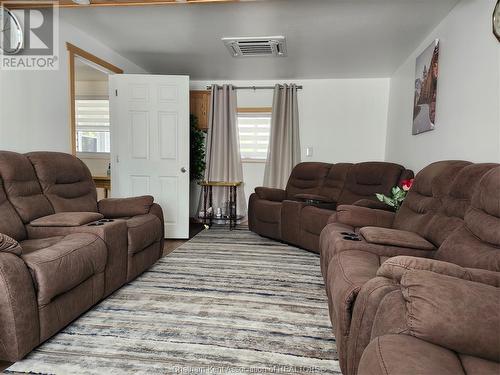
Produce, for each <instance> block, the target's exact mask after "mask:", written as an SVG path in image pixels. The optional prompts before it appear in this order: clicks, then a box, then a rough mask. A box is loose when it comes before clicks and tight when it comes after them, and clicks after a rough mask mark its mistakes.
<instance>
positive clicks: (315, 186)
mask: <svg viewBox="0 0 500 375" xmlns="http://www.w3.org/2000/svg"><path fill="white" fill-rule="evenodd" d="M331 166H332V165H331V164H327V163H318V162H306V163H299V164H297V165H296V166H295V167H294V168H293V170H292V173H291V174H290V178H289V179H288V183H287V185H286V198H287V199H294V197H295V195H297V194H319V191H320V188H321V186H322V184H323V181H324V179H325V177H326V175H327V174H328V171H329V170H330V168H331Z"/></svg>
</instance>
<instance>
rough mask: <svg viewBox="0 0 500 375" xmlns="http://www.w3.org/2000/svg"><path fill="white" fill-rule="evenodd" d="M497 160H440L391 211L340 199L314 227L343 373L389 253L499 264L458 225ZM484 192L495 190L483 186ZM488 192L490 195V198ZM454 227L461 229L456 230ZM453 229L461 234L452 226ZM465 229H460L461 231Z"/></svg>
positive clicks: (360, 345) (353, 360) (370, 316)
mask: <svg viewBox="0 0 500 375" xmlns="http://www.w3.org/2000/svg"><path fill="white" fill-rule="evenodd" d="M497 167H498V164H472V163H469V162H465V161H443V162H437V163H433V164H431V165H429V166H428V167H426V168H424V169H423V170H422V171H420V172H419V173H418V174H417V176H416V178H415V182H414V184H413V187H412V189H411V190H410V192H409V194H408V196H407V198H406V200H405V201H404V203H403V205H402V207H401V209H400V210H399V211H398V212H397V213H392V212H388V211H382V210H377V209H369V208H364V207H356V206H340V207H338V210H337V213H336V214H335V215H334V216H333V217H332V218H331V223H330V224H328V225H327V226H326V227H325V229H324V230H323V232H322V234H321V240H320V242H321V245H320V247H321V269H322V273H323V277H324V279H325V287H326V291H327V296H328V300H329V309H330V317H331V321H332V326H333V328H334V332H335V337H336V341H337V349H338V352H339V359H340V364H341V368H342V370H343V372H344V374H349V375H350V374H356V372H357V366H358V364H359V360H360V358H361V355H362V353H363V351H364V350H365V348H366V346H367V345H368V343H369V342H370V339H371V334H372V326H373V321H374V318H375V314H376V313H377V309H378V307H379V303H380V300H381V299H382V298H383V297H384V296H385V294H386V293H387V292H388V291H392V287H394V284H393V283H387V282H386V281H387V280H381V279H380V278H378V277H377V272H378V271H379V268H380V267H381V265H382V264H384V262H389V260H388V259H389V258H391V257H394V256H397V255H406V256H416V257H422V258H434V259H437V260H441V261H446V262H450V263H454V264H456V265H460V266H462V267H471V268H483V269H487V268H489V267H493V268H495V270H500V268H499V269H496V268H498V267H499V260H500V258H499V257H500V252H496V253H495V252H491V251H488V252H484V251H483V247H482V246H476V247H474V248H470V249H469V248H468V247H467V245H466V243H467V241H466V240H467V237H466V234H469V236H470V233H471V231H470V230H466V231H463V227H464V218H465V217H466V215H469V216H470V215H474V212H475V210H476V208H474V207H471V198H472V196H473V194H474V193H475V192H476V190H477V186H478V184H479V182H480V181H482V178H483V176H485V175H486V174H487V173H490V172H491V171H492V170H493V169H495V168H497ZM489 193H490V194H491V197H492V198H491V199H498V194H499V191H498V190H497V191H494V190H491V191H490V192H489ZM495 197H496V198H495ZM460 230H462V231H463V232H459V231H460ZM459 233H461V235H462V237H459V236H458V234H459ZM464 236H465V237H464Z"/></svg>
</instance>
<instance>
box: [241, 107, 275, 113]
mask: <svg viewBox="0 0 500 375" xmlns="http://www.w3.org/2000/svg"><path fill="white" fill-rule="evenodd" d="M272 111H273V108H272V107H240V108H238V109H237V112H238V113H271V112H272Z"/></svg>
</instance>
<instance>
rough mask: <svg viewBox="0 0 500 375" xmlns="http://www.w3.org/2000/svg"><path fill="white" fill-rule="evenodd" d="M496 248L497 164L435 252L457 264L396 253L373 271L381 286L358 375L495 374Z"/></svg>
mask: <svg viewBox="0 0 500 375" xmlns="http://www.w3.org/2000/svg"><path fill="white" fill-rule="evenodd" d="M499 253H500V168H496V169H494V170H493V171H490V172H488V173H487V174H486V175H485V176H484V177H483V178H482V179H481V182H480V185H479V188H478V189H477V190H476V192H475V193H474V197H473V201H472V207H471V208H470V209H469V210H468V211H467V213H466V215H465V222H464V225H462V226H461V227H460V228H459V229H457V230H456V231H454V232H453V233H452V234H451V235H450V236H449V237H448V238H447V239H446V241H445V242H444V243H443V244H442V245H441V246H440V248H439V250H438V251H437V253H436V257H439V258H440V259H444V258H448V259H453V261H454V262H456V263H458V264H459V265H457V264H455V263H450V262H445V261H439V260H434V259H423V258H416V257H409V256H399V257H394V258H392V259H390V260H388V261H386V262H385V263H384V264H382V266H381V267H380V269H379V270H378V271H377V279H378V281H377V282H378V284H379V285H380V286H381V287H382V288H384V289H385V292H384V294H383V296H379V297H381V298H379V299H378V301H379V302H378V308H377V312H376V314H375V317H374V320H373V324H372V329H371V334H370V344H369V345H368V346H367V348H366V349H365V350H364V352H363V355H362V357H361V360H360V364H359V371H358V374H360V375H382V374H383V375H399V374H403V373H405V374H450V375H452V374H453V375H456V374H462V375H465V374H484V375H489V374H500V313H499V312H500V272H499V271H500V255H499ZM471 267H472V268H471ZM483 268H487V269H483Z"/></svg>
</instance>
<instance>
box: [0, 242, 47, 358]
mask: <svg viewBox="0 0 500 375" xmlns="http://www.w3.org/2000/svg"><path fill="white" fill-rule="evenodd" d="M39 343H40V323H39V319H38V307H37V302H36V296H35V289H34V286H33V280H32V279H31V275H30V271H29V270H28V267H27V266H26V264H25V263H24V261H23V260H22V259H21V258H20V257H18V256H16V255H14V254H9V253H4V252H0V360H3V361H9V362H16V361H18V360H20V359H21V358H23V357H24V356H25V355H26V354H28V353H29V352H30V351H31V350H33V348H34V347H36V346H37V345H38V344H39Z"/></svg>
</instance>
